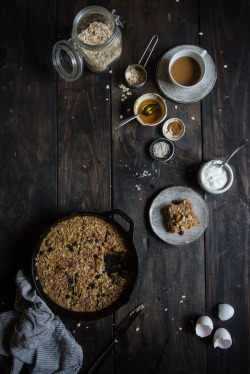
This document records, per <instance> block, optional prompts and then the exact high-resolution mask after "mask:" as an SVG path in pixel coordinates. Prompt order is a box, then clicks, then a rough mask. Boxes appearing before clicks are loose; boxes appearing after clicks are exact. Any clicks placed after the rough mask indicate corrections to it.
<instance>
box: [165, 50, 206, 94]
mask: <svg viewBox="0 0 250 374" xmlns="http://www.w3.org/2000/svg"><path fill="white" fill-rule="evenodd" d="M206 54H207V51H206V50H205V49H203V51H201V52H200V53H199V52H196V51H193V50H191V49H183V50H182V51H180V52H177V53H175V54H174V55H173V57H172V58H171V60H170V61H169V65H168V74H169V78H170V79H171V82H172V83H173V84H174V85H176V86H178V87H182V88H190V87H196V86H197V85H198V84H199V83H200V82H201V81H202V79H203V78H204V75H205V72H206V62H205V59H204V57H205V55H206ZM180 57H192V58H193V59H194V60H196V61H197V62H198V64H199V65H200V68H201V75H200V78H199V80H198V81H197V82H196V83H195V84H193V85H192V86H183V85H182V84H179V83H178V82H176V81H175V80H174V78H173V76H172V74H171V67H172V66H173V63H174V62H175V61H176V60H178V58H180Z"/></svg>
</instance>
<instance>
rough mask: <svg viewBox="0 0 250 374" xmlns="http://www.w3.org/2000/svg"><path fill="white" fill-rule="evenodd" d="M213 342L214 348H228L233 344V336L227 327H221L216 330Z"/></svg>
mask: <svg viewBox="0 0 250 374" xmlns="http://www.w3.org/2000/svg"><path fill="white" fill-rule="evenodd" d="M213 342H214V348H216V347H219V348H222V349H227V348H229V347H231V345H232V338H231V335H230V334H229V332H228V331H227V330H226V329H224V328H220V329H218V330H216V331H215V333H214V338H213Z"/></svg>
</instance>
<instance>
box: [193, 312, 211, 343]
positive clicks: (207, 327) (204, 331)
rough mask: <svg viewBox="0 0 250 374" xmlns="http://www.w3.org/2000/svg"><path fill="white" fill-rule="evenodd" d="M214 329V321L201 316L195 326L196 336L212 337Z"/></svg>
mask: <svg viewBox="0 0 250 374" xmlns="http://www.w3.org/2000/svg"><path fill="white" fill-rule="evenodd" d="M213 328H214V325H213V321H212V320H211V318H210V317H208V316H201V317H200V318H198V320H197V322H196V326H195V332H196V335H198V336H199V337H201V338H205V337H206V336H208V335H210V334H211V332H212V330H213Z"/></svg>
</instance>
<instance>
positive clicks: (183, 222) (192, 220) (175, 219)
mask: <svg viewBox="0 0 250 374" xmlns="http://www.w3.org/2000/svg"><path fill="white" fill-rule="evenodd" d="M164 215H165V217H166V218H167V230H168V231H169V232H171V233H172V234H175V233H183V231H186V230H190V229H191V228H192V227H195V226H198V225H200V221H199V219H198V217H197V215H196V214H195V212H194V208H193V204H192V203H191V202H190V200H189V199H185V200H183V201H182V202H180V203H179V202H175V201H174V202H173V203H172V204H170V205H169V206H167V207H166V208H165V209H164Z"/></svg>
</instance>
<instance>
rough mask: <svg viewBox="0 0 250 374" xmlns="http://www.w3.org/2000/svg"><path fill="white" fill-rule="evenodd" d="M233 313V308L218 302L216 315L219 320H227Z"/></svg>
mask: <svg viewBox="0 0 250 374" xmlns="http://www.w3.org/2000/svg"><path fill="white" fill-rule="evenodd" d="M233 315H234V308H233V307H232V306H231V305H229V304H219V310H218V316H219V319H220V320H221V321H227V320H228V319H230V318H231V317H232V316H233Z"/></svg>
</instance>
